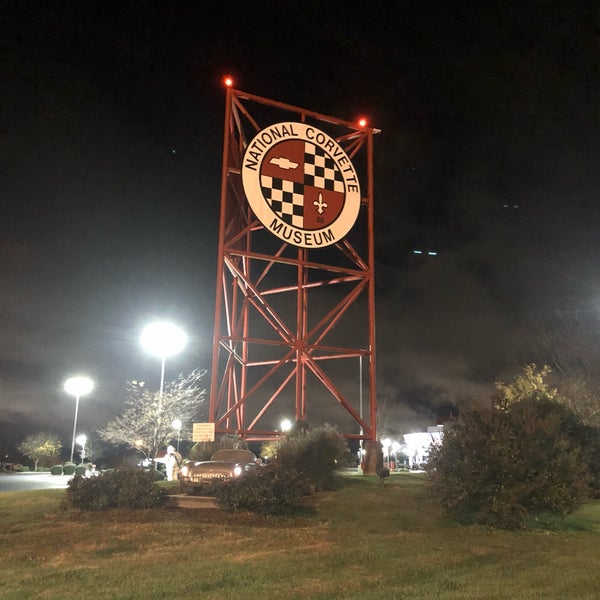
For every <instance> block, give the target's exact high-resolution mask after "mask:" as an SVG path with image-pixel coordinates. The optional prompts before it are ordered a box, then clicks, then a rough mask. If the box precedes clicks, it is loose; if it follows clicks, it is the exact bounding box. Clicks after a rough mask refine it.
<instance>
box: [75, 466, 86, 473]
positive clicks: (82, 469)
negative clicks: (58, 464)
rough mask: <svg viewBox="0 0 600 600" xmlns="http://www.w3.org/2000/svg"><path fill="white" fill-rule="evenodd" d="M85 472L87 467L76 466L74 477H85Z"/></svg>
mask: <svg viewBox="0 0 600 600" xmlns="http://www.w3.org/2000/svg"><path fill="white" fill-rule="evenodd" d="M86 470H87V467H86V466H85V465H77V466H76V467H75V475H81V476H83V475H85V472H86Z"/></svg>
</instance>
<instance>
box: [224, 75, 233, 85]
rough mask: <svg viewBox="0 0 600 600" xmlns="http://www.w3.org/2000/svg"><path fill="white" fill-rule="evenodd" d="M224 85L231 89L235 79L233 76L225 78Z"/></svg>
mask: <svg viewBox="0 0 600 600" xmlns="http://www.w3.org/2000/svg"><path fill="white" fill-rule="evenodd" d="M223 83H224V84H225V86H226V87H231V86H232V85H233V77H231V75H226V76H225V77H223Z"/></svg>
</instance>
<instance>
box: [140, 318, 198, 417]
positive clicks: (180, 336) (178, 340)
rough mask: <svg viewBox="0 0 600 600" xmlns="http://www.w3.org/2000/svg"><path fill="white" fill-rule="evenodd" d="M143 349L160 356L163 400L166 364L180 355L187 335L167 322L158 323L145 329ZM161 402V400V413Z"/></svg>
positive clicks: (142, 339)
mask: <svg viewBox="0 0 600 600" xmlns="http://www.w3.org/2000/svg"><path fill="white" fill-rule="evenodd" d="M140 343H141V344H142V348H144V350H146V352H148V353H149V354H153V355H154V356H158V357H159V358H160V360H161V369H160V393H159V398H162V395H163V391H164V387H165V363H166V361H167V356H174V355H175V354H179V353H180V352H181V351H182V350H183V349H184V348H185V345H186V344H187V335H186V333H185V331H183V329H181V327H178V326H177V325H174V324H173V323H168V322H166V321H157V322H155V323H151V324H150V325H147V326H146V327H144V330H143V331H142V335H141V336H140ZM160 407H161V402H160V400H159V412H160Z"/></svg>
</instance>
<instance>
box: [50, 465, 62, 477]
mask: <svg viewBox="0 0 600 600" xmlns="http://www.w3.org/2000/svg"><path fill="white" fill-rule="evenodd" d="M62 474H63V466H62V465H54V466H53V467H50V475H62Z"/></svg>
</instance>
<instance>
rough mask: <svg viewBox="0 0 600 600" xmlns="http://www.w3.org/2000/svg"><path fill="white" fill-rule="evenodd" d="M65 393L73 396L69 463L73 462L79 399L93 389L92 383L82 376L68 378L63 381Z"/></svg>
mask: <svg viewBox="0 0 600 600" xmlns="http://www.w3.org/2000/svg"><path fill="white" fill-rule="evenodd" d="M64 389H65V392H67V394H69V395H70V396H75V420H74V421H73V441H72V443H71V461H70V462H73V452H74V451H75V433H76V432H77V413H78V412H79V398H80V397H81V396H85V395H86V394H89V393H90V392H91V391H92V390H93V389H94V382H93V381H92V380H91V379H90V378H89V377H85V376H83V375H77V376H75V377H69V379H67V380H66V381H65V386H64Z"/></svg>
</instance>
